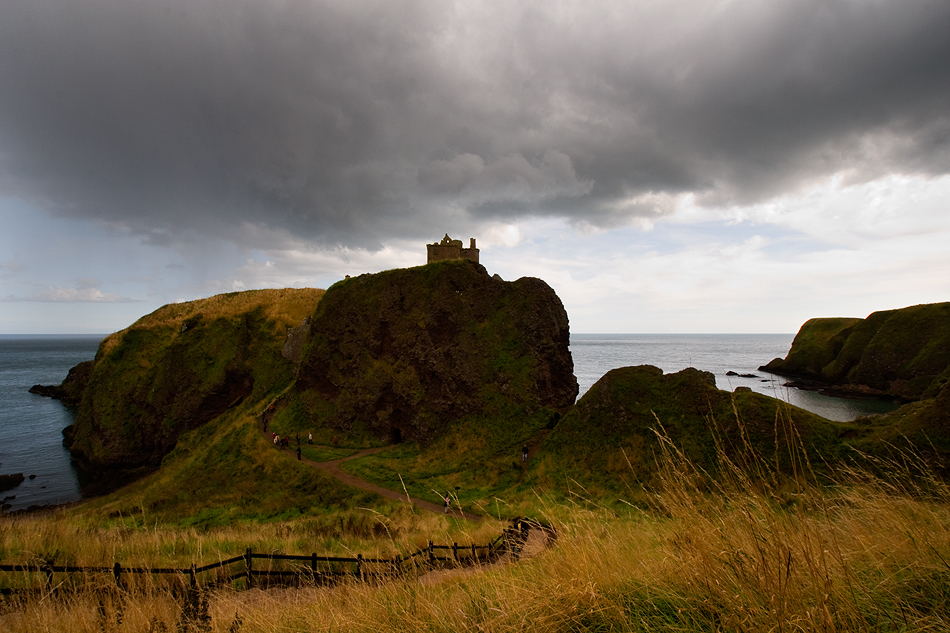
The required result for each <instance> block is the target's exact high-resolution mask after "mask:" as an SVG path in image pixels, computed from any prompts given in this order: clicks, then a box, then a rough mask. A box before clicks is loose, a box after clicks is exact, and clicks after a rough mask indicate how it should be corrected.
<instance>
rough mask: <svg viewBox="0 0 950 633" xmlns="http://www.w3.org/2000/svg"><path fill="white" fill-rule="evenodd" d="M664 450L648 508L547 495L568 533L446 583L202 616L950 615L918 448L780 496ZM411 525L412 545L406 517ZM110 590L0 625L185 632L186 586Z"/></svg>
mask: <svg viewBox="0 0 950 633" xmlns="http://www.w3.org/2000/svg"><path fill="white" fill-rule="evenodd" d="M665 446H666V447H667V450H666V454H665V455H663V456H662V457H661V461H662V464H661V466H662V468H661V472H662V475H663V485H662V487H661V488H660V489H659V490H658V491H656V493H655V494H654V495H653V497H652V499H651V505H650V507H649V509H637V508H633V507H632V506H631V507H630V508H629V511H628V512H627V513H625V514H624V513H618V512H616V511H615V510H613V509H610V508H605V507H598V506H597V503H596V500H580V501H579V502H578V503H576V504H573V505H571V504H568V505H564V504H561V505H557V506H554V505H551V506H547V507H545V506H544V504H543V502H539V506H541V507H542V508H544V509H543V510H542V511H541V515H542V516H540V517H539V518H541V519H543V520H547V521H548V522H551V523H553V524H554V525H555V526H556V528H557V531H558V539H557V544H556V547H554V548H552V549H548V550H544V551H543V552H541V553H540V554H539V555H537V556H535V557H533V558H530V559H527V560H523V561H521V562H518V563H512V564H505V565H496V566H492V567H487V568H484V569H482V570H480V571H478V572H476V573H470V574H464V575H458V576H448V577H446V578H445V579H444V580H443V581H442V582H436V583H421V582H418V581H417V580H415V579H404V580H398V581H392V582H386V583H383V584H378V585H370V584H348V585H343V586H338V587H334V588H318V587H305V588H298V589H284V590H269V591H259V590H251V591H234V590H231V589H225V590H217V591H214V592H209V593H208V594H207V595H206V597H205V599H206V600H207V605H206V608H205V611H204V612H203V613H206V614H207V616H208V618H209V619H208V620H207V625H208V627H209V628H208V629H207V630H213V631H230V630H240V631H246V632H258V631H260V632H264V631H268V632H269V631H367V632H370V631H372V632H373V633H381V632H385V631H394V632H395V631H460V630H462V631H514V630H531V631H541V632H554V631H587V630H589V631H736V632H749V633H752V632H756V633H757V632H760V631H945V630H948V628H950V564H948V563H950V492H948V490H947V487H946V486H945V485H944V484H943V483H942V482H940V481H939V480H937V479H936V478H934V477H932V476H931V475H929V474H928V473H927V471H926V470H925V469H922V468H919V464H918V463H917V462H916V461H915V460H914V458H913V456H909V460H904V461H903V462H902V464H897V463H896V462H895V463H891V464H879V465H878V467H879V469H880V470H881V471H882V472H884V473H885V474H883V475H880V476H871V475H869V474H868V473H867V472H865V471H861V470H858V469H842V470H840V471H839V472H838V473H837V475H836V479H835V480H834V481H833V482H830V483H829V482H824V484H823V485H822V486H818V485H816V484H815V482H814V481H813V480H812V479H811V477H810V476H809V475H808V472H809V471H808V467H807V462H805V461H802V462H801V465H802V467H803V471H802V473H801V476H800V478H799V479H798V480H797V482H796V486H797V488H796V489H794V491H793V492H792V493H782V492H780V491H779V490H778V488H777V486H776V485H775V484H774V483H773V480H772V479H771V475H770V473H769V471H768V467H767V466H766V465H765V464H764V463H763V462H762V461H756V460H753V461H750V462H748V463H747V465H746V466H745V467H739V466H737V465H735V464H726V466H727V468H726V470H727V471H728V473H729V475H728V476H726V477H725V478H724V479H723V480H718V481H711V480H710V479H709V478H707V477H706V476H705V475H704V474H703V473H701V472H698V471H697V470H696V469H695V468H694V467H693V465H692V464H690V463H689V462H688V461H685V460H684V459H683V458H682V456H681V455H680V454H679V453H678V452H677V451H676V450H675V447H672V446H671V445H669V444H668V443H667V444H666V445H665ZM792 450H795V449H794V447H792ZM905 457H907V456H905ZM412 517H415V515H412ZM412 517H408V516H407V517H401V518H396V519H394V521H397V522H398V521H410V522H411V520H412ZM381 520H383V519H381ZM23 521H27V519H23ZM441 521H442V517H439V516H438V515H431V516H429V517H427V518H426V519H425V520H420V521H419V522H418V523H413V527H414V528H415V529H416V530H417V531H415V532H414V535H413V537H414V538H418V539H420V540H423V541H424V540H425V538H426V537H427V536H428V534H427V531H428V530H434V531H436V532H437V531H438V530H439V529H445V528H444V524H442V523H441ZM68 526H69V524H68V522H66V523H64V524H63V525H62V526H60V527H58V528H50V529H51V530H52V531H51V532H49V533H47V534H45V535H42V534H41V535H39V536H37V537H36V538H37V541H38V542H41V541H43V540H44V539H46V538H57V537H56V534H59V533H63V532H66V531H68V529H69V527H68ZM235 529H238V528H235ZM241 529H244V528H241ZM283 529H286V527H282V526H280V525H270V526H258V527H255V528H248V530H249V533H248V535H247V537H248V538H260V539H263V540H265V541H266V540H267V538H268V537H269V535H268V533H267V531H268V530H272V531H277V530H283ZM478 529H486V528H484V527H479V528H476V530H478ZM254 530H261V531H260V532H254ZM444 534H445V536H447V537H450V538H457V534H454V533H450V532H445V533H444ZM194 536H197V537H198V538H199V539H200V538H202V536H201V535H200V534H199V535H194ZM405 537H406V538H407V540H406V541H405V542H406V543H407V544H408V543H410V542H411V537H410V534H409V531H407V532H406V535H405ZM4 538H5V539H6V538H7V537H4ZM19 538H25V537H24V536H20V537H19ZM79 538H82V539H83V540H85V537H79ZM112 538H115V539H119V536H118V535H116V536H114V537H112ZM123 538H124V537H123ZM138 538H141V539H143V540H145V541H148V540H149V539H154V542H153V543H152V544H147V545H145V546H143V547H144V549H146V550H147V549H148V548H152V551H156V550H161V548H163V547H164V548H166V549H167V548H168V547H170V544H169V543H168V541H169V540H170V539H171V538H172V534H171V533H162V534H155V535H142V536H140V537H138ZM216 538H218V539H221V538H222V535H221V533H219V534H218V535H217V536H216ZM284 538H285V542H287V539H288V538H290V539H291V541H292V539H293V538H294V536H293V535H284ZM104 540H108V539H104ZM120 540H121V539H120ZM433 540H437V539H433ZM459 540H461V539H459ZM476 540H477V539H476ZM7 542H8V540H4V543H7ZM4 546H5V547H7V545H4ZM108 550H109V546H104V550H103V551H108ZM101 595H102V594H101V593H100V594H97V593H95V592H91V591H88V592H78V593H74V594H70V595H69V596H68V597H66V598H55V599H52V598H51V599H44V600H33V601H28V602H23V603H18V602H13V603H10V604H8V607H7V612H6V613H5V614H4V615H2V616H0V630H9V631H34V630H48V631H102V630H116V631H149V630H160V629H159V628H157V627H159V625H162V626H164V627H165V630H169V631H171V630H176V629H175V628H174V627H176V626H179V627H180V628H179V629H178V630H188V629H187V627H186V626H185V625H182V620H181V618H182V613H185V611H186V610H185V608H184V606H183V605H184V603H185V601H184V598H182V597H181V596H180V595H177V594H173V593H172V592H170V591H167V590H164V591H153V592H151V593H148V592H142V593H120V594H119V597H118V598H116V602H115V603H114V604H118V605H120V607H121V610H122V613H123V616H122V622H121V624H118V625H116V619H115V618H114V617H113V616H112V615H109V614H111V613H113V612H114V611H115V609H117V608H119V607H115V606H114V604H113V603H110V604H113V606H106V607H105V608H104V610H105V611H107V612H108V613H107V615H106V616H103V615H102V611H103V608H100V607H99V604H100V602H101V601H102V598H101ZM109 609H112V610H113V611H109ZM236 616H237V617H236ZM104 617H105V619H108V618H109V617H113V619H112V620H109V621H108V622H107V623H106V624H107V625H108V627H111V628H108V627H106V626H104V625H103V618H104ZM149 627H152V628H149ZM181 627H184V628H181ZM192 630H200V629H198V628H194V629H192Z"/></svg>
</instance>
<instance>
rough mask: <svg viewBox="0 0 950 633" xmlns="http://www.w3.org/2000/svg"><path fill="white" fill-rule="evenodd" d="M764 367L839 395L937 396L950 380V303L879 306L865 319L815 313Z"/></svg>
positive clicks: (904, 397) (922, 397)
mask: <svg viewBox="0 0 950 633" xmlns="http://www.w3.org/2000/svg"><path fill="white" fill-rule="evenodd" d="M760 369H762V370H763V371H769V372H772V373H774V374H780V375H783V376H789V377H792V378H796V379H800V380H804V381H811V382H812V386H813V387H815V388H823V389H825V390H827V391H828V392H829V393H833V394H835V395H852V396H885V397H891V398H894V399H897V400H900V401H904V402H910V401H915V400H920V399H928V398H933V397H935V396H936V395H937V394H938V393H939V392H940V390H941V389H942V388H943V386H944V385H945V384H946V383H947V382H948V380H950V303H932V304H924V305H916V306H911V307H908V308H903V309H900V310H886V311H882V312H874V313H873V314H871V315H870V316H868V317H867V318H866V319H844V318H836V319H811V320H809V321H807V322H806V323H805V324H804V325H803V326H802V327H801V329H800V330H799V332H798V334H797V335H796V336H795V340H794V341H793V342H792V347H791V349H790V350H789V353H788V356H787V357H786V358H785V359H781V358H776V359H774V360H772V361H771V362H770V363H769V364H767V365H764V366H762V367H760Z"/></svg>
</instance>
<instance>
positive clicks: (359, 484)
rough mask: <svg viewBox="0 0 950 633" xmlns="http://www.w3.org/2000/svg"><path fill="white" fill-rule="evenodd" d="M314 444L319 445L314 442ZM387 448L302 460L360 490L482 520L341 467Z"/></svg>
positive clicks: (294, 452)
mask: <svg viewBox="0 0 950 633" xmlns="http://www.w3.org/2000/svg"><path fill="white" fill-rule="evenodd" d="M258 427H259V428H260V429H261V433H263V435H264V437H265V438H267V437H268V436H267V431H265V430H264V425H263V423H259V424H258ZM312 446H319V445H317V444H313V445H312ZM323 448H331V447H329V446H324V447H323ZM387 448H389V447H388V446H380V447H377V448H363V449H360V450H358V451H357V452H356V453H354V454H353V455H349V456H348V457H341V458H340V459H334V460H332V461H329V462H315V461H312V460H309V459H307V458H306V457H303V456H301V458H300V461H301V462H302V463H304V464H307V465H308V466H312V467H314V468H319V469H320V470H322V471H324V472H325V473H327V474H328V475H330V476H331V477H334V478H336V479H338V480H339V481H342V482H343V483H345V484H347V485H350V486H353V487H354V488H359V489H360V490H367V491H369V492H375V493H376V494H378V495H380V496H383V497H386V498H387V499H393V500H395V501H407V502H408V503H411V504H412V505H415V506H416V507H419V508H422V509H423V510H429V511H430V512H435V513H437V514H445V515H446V516H453V517H459V518H463V519H468V520H469V521H481V520H482V517H480V516H478V515H477V514H472V513H471V512H465V511H464V510H460V509H459V508H449V511H448V512H447V513H446V512H445V507H444V506H442V505H439V504H436V503H432V502H431V501H426V500H424V499H416V498H414V497H410V496H409V495H408V494H406V493H403V494H400V493H398V492H395V491H394V490H389V489H388V488H383V487H381V486H377V485H376V484H372V483H370V482H368V481H366V480H365V479H360V478H359V477H356V476H355V475H351V474H349V473H346V472H343V470H341V469H340V464H342V463H343V462H346V461H349V460H351V459H357V458H359V457H364V456H366V455H372V454H373V453H378V452H380V451H382V450H385V449H387ZM277 450H280V451H281V452H283V451H285V450H286V451H288V452H290V453H291V454H293V455H295V456H296V450H295V449H292V448H290V447H288V448H287V449H277Z"/></svg>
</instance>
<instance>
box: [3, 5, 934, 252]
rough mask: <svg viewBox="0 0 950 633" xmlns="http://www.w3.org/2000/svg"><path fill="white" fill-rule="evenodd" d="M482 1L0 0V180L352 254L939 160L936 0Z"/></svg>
mask: <svg viewBox="0 0 950 633" xmlns="http://www.w3.org/2000/svg"><path fill="white" fill-rule="evenodd" d="M485 4H490V6H484V5H483V4H475V3H472V4H465V3H455V4H452V3H448V2H445V1H443V0H433V1H431V2H399V3H397V2H387V1H378V2H321V3H316V2H299V1H298V2H290V1H288V2H276V1H265V0H253V1H250V0H229V1H226V2H225V1H223V0H222V1H217V0H212V1H203V0H197V1H196V0H187V1H185V0H169V1H157V0H152V1H149V2H127V1H125V0H111V1H110V0H30V1H29V2H20V1H17V0H0V187H2V193H4V194H6V195H8V196H15V197H20V198H25V199H29V200H31V201H33V202H34V203H36V204H40V205H42V206H44V207H46V208H49V209H51V210H53V211H55V212H57V213H60V214H66V215H70V216H77V217H87V218H95V219H99V220H104V221H107V222H110V223H114V224H116V225H118V226H122V227H127V228H128V229H130V230H133V231H137V232H140V233H141V234H142V235H144V236H145V237H146V239H148V240H149V241H151V242H154V243H162V242H164V241H171V240H176V239H182V237H183V236H188V235H199V236H200V235H203V234H207V233H216V234H220V235H223V236H225V237H230V238H231V239H235V240H237V241H239V242H244V243H249V242H254V245H256V246H261V245H262V244H261V243H260V240H263V239H264V238H263V237H262V236H264V235H271V236H273V233H272V232H268V231H259V230H254V226H256V225H257V226H265V227H268V228H269V229H276V230H277V231H278V232H279V231H289V232H293V233H294V234H296V235H298V236H300V237H303V238H306V239H310V240H314V241H316V242H323V243H326V244H347V245H355V246H364V247H370V248H372V247H373V246H375V245H377V244H379V243H380V241H381V240H383V239H385V237H387V236H389V235H399V236H413V235H415V236H418V235H424V236H428V235H429V234H430V233H432V230H433V227H438V226H440V223H439V218H444V217H446V216H451V217H452V218H454V219H455V220H456V221H465V218H468V220H467V221H469V222H478V221H479V220H480V219H485V218H497V217H517V216H523V215H554V216H561V217H565V218H568V219H569V220H571V221H575V222H587V223H591V224H594V225H600V226H611V225H616V224H622V223H625V222H628V221H630V219H631V218H632V217H635V216H655V215H657V214H662V213H664V212H666V211H665V207H664V206H663V205H662V204H658V203H656V200H657V199H660V198H662V197H663V195H664V194H669V195H677V194H680V193H690V192H691V193H695V194H696V195H697V196H698V199H699V200H700V201H701V202H705V203H717V204H720V203H731V202H752V201H757V200H763V199H767V198H769V197H771V196H775V195H779V194H782V193H786V192H789V191H795V190H797V189H799V188H801V187H802V186H804V185H807V184H809V183H810V182H813V181H815V180H816V179H821V178H826V177H828V176H829V175H831V174H835V173H843V174H844V175H845V176H846V177H848V178H850V179H852V180H866V179H872V178H875V177H877V176H879V175H881V174H884V173H891V172H900V173H905V174H922V175H937V174H943V173H946V172H947V171H948V170H950V153H948V147H950V115H948V108H947V105H948V104H950V64H947V63H946V60H947V59H950V38H948V37H947V33H948V32H950V4H948V3H946V2H943V1H934V2H930V1H927V0H900V1H893V2H886V1H882V0H867V1H858V0H854V1H834V0H828V1H824V2H821V1H818V0H813V1H803V0H795V1H791V0H790V1H788V2H781V1H778V0H775V1H755V0H748V1H745V2H721V3H718V4H713V3H703V2H656V3H654V2H643V3H636V4H632V3H628V2H618V3H615V4H611V3H596V4H595V5H591V6H592V7H595V8H588V7H587V6H586V4H585V3H579V2H578V3H577V4H571V3H568V2H565V3H556V4H553V5H552V4H550V3H542V2H538V3H485ZM437 232H439V233H441V232H443V230H442V229H438V231H437Z"/></svg>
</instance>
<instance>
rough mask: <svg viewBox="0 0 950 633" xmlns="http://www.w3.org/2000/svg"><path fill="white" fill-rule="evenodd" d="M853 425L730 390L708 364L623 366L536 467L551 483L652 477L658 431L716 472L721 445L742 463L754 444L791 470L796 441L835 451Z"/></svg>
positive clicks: (548, 445) (548, 443) (601, 383)
mask: <svg viewBox="0 0 950 633" xmlns="http://www.w3.org/2000/svg"><path fill="white" fill-rule="evenodd" d="M849 428H850V427H849V425H846V424H839V423H835V422H831V421H829V420H826V419H824V418H822V417H820V416H817V415H815V414H813V413H810V412H808V411H805V410H803V409H799V408H797V407H792V406H789V405H787V404H785V403H782V402H781V401H779V400H776V399H774V398H770V397H768V396H765V395H762V394H759V393H755V392H753V391H752V390H750V389H743V388H738V389H736V391H735V393H730V392H728V391H722V390H720V389H718V388H716V382H715V377H714V376H713V375H712V374H711V373H709V372H704V371H699V370H697V369H692V368H689V369H684V370H682V371H679V372H676V373H672V374H664V373H663V371H662V370H661V369H659V368H657V367H653V366H650V365H642V366H638V367H622V368H619V369H613V370H611V371H609V372H607V373H606V374H605V375H604V376H603V377H602V378H601V379H600V380H598V381H597V382H596V383H594V385H593V386H592V387H591V388H590V390H588V391H587V393H585V394H584V396H583V397H582V398H581V399H580V400H579V401H578V402H577V404H576V405H575V406H574V408H573V409H571V411H570V412H569V413H568V414H567V415H566V416H564V418H563V419H562V420H561V421H560V423H559V424H558V425H557V426H556V427H555V428H554V430H553V431H551V434H550V435H549V436H548V438H547V439H546V440H545V442H544V443H543V444H542V446H541V449H540V451H539V455H540V456H541V458H540V463H539V464H538V466H537V467H536V468H535V470H534V476H535V477H536V482H537V483H539V484H540V485H542V486H543V487H547V486H554V487H559V486H563V485H565V483H566V482H567V484H568V485H570V483H569V482H579V483H581V484H582V485H584V486H585V488H586V489H587V490H589V491H594V490H596V489H600V491H603V489H604V488H606V489H613V490H614V491H617V492H619V491H622V490H624V489H626V490H629V488H628V487H629V486H631V485H639V484H650V483H653V481H654V478H655V476H656V473H657V462H658V459H659V457H660V456H661V454H662V452H663V446H662V444H661V440H660V439H659V436H665V437H667V438H669V440H671V441H672V443H673V444H674V445H675V446H676V449H677V450H678V451H681V453H682V456H683V457H685V458H686V459H688V460H690V462H692V463H693V464H694V465H695V466H698V467H699V468H702V469H703V470H705V471H706V472H708V473H710V474H715V473H716V470H717V468H718V457H717V445H718V447H720V448H721V449H722V450H723V451H724V452H725V454H727V455H728V456H729V457H730V458H732V459H735V460H736V461H737V463H741V462H742V460H743V459H744V457H743V456H749V455H753V454H754V455H759V456H767V459H768V461H769V463H770V466H771V467H778V468H779V469H780V470H782V471H790V470H791V469H790V468H789V463H788V460H789V452H790V451H789V450H788V447H789V446H793V447H796V449H795V450H797V446H799V443H801V445H802V446H804V447H806V449H807V451H808V453H809V454H810V455H812V457H815V458H830V457H834V456H836V455H837V454H839V453H840V452H841V451H842V450H843V448H842V444H841V443H840V441H839V439H838V438H839V435H841V434H842V433H843V432H845V431H846V430H848V429H849ZM776 442H778V443H779V447H778V448H779V449H780V450H776Z"/></svg>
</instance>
